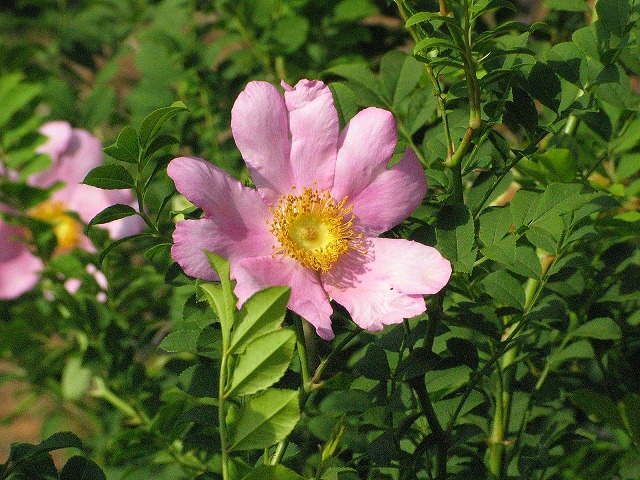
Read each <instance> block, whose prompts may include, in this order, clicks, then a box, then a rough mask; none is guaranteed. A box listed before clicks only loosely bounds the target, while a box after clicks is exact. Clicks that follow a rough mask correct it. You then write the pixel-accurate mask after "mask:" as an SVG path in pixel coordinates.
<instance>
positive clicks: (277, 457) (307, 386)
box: [269, 315, 362, 465]
mask: <svg viewBox="0 0 640 480" xmlns="http://www.w3.org/2000/svg"><path fill="white" fill-rule="evenodd" d="M296 317H297V319H298V320H299V322H298V320H296ZM302 322H303V320H302V319H301V318H300V317H299V316H298V315H296V316H295V317H294V330H295V332H296V338H297V344H296V348H298V355H299V356H300V365H301V367H300V370H301V374H302V385H301V386H300V410H303V409H304V407H305V405H306V404H307V400H308V399H309V397H310V396H311V393H312V391H313V390H315V389H317V388H319V385H320V377H321V376H322V373H323V372H324V369H325V368H326V367H327V365H328V364H329V362H330V361H331V359H332V358H333V356H334V355H335V354H336V352H341V351H342V350H344V348H345V347H346V346H347V344H349V343H350V342H351V340H353V339H354V338H356V337H357V336H358V335H359V334H360V332H361V331H362V330H360V329H356V330H352V331H351V332H350V333H349V334H348V335H346V336H345V337H344V338H343V339H342V341H341V342H340V343H339V344H338V345H335V346H334V347H333V348H332V349H331V353H330V354H329V355H328V356H327V357H326V358H325V359H324V360H322V361H321V362H320V365H318V368H316V371H315V372H314V374H313V377H312V378H309V372H308V367H306V369H305V368H304V367H302V364H307V365H308V360H307V356H306V351H307V349H306V343H305V341H304V329H303V327H302ZM305 370H306V372H307V373H305ZM289 440H290V437H287V438H285V439H284V440H281V441H280V443H278V446H277V447H276V451H275V452H274V454H273V457H272V458H271V461H270V462H269V464H270V465H277V464H278V463H280V462H281V461H282V458H283V457H284V454H285V452H286V451H287V446H288V445H289Z"/></svg>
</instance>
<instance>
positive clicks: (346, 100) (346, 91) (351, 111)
mask: <svg viewBox="0 0 640 480" xmlns="http://www.w3.org/2000/svg"><path fill="white" fill-rule="evenodd" d="M329 88H330V89H331V92H332V93H333V102H334V104H335V107H336V110H337V111H338V118H339V119H340V127H341V128H344V127H345V125H346V124H347V123H349V120H351V118H353V116H354V115H355V114H356V113H358V103H357V102H356V99H355V97H354V95H353V92H352V91H351V89H350V88H349V87H347V86H346V85H345V84H344V83H341V82H332V83H331V84H330V85H329Z"/></svg>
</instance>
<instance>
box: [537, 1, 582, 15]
mask: <svg viewBox="0 0 640 480" xmlns="http://www.w3.org/2000/svg"><path fill="white" fill-rule="evenodd" d="M544 4H545V6H546V7H548V8H550V9H552V10H563V11H566V12H590V11H591V9H590V8H589V5H587V3H586V2H585V0H545V2H544Z"/></svg>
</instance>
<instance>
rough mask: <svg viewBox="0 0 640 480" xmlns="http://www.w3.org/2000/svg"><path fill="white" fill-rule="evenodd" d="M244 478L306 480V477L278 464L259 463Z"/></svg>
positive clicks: (253, 479) (256, 479)
mask: <svg viewBox="0 0 640 480" xmlns="http://www.w3.org/2000/svg"><path fill="white" fill-rule="evenodd" d="M242 480H304V477H301V476H300V475H298V474H297V473H296V472H294V471H293V470H289V469H288V468H287V467H285V466H284V465H281V464H278V465H259V466H258V467H257V468H255V469H254V470H253V471H252V472H251V473H250V474H248V475H246V476H244V477H242Z"/></svg>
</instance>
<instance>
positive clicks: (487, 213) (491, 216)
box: [478, 207, 511, 246]
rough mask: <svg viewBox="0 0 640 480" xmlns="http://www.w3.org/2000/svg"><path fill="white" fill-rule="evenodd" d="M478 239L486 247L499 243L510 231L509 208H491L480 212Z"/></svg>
mask: <svg viewBox="0 0 640 480" xmlns="http://www.w3.org/2000/svg"><path fill="white" fill-rule="evenodd" d="M479 223H480V229H479V231H478V238H479V239H480V241H481V242H482V243H483V244H484V245H486V246H489V245H495V244H496V243H498V242H500V241H501V240H502V239H503V238H504V237H505V236H506V235H507V234H508V233H509V230H510V229H511V212H510V211H509V207H491V208H487V209H485V210H484V211H483V212H482V215H480V218H479Z"/></svg>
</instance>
